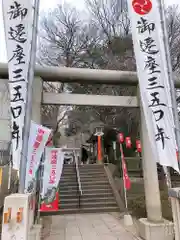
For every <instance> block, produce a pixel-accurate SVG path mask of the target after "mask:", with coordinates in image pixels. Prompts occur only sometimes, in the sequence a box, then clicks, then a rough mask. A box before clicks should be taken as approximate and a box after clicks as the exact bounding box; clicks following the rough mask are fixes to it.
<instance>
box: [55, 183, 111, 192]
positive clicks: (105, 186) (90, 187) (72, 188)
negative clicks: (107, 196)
mask: <svg viewBox="0 0 180 240" xmlns="http://www.w3.org/2000/svg"><path fill="white" fill-rule="evenodd" d="M81 188H82V191H84V190H99V189H104V190H109V189H111V187H110V185H109V184H100V185H98V184H92V185H81ZM77 189H78V187H77V185H74V186H70V185H69V186H65V187H64V186H60V187H59V191H60V192H62V191H77Z"/></svg>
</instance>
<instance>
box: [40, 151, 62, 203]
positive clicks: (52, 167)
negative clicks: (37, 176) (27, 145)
mask: <svg viewBox="0 0 180 240" xmlns="http://www.w3.org/2000/svg"><path fill="white" fill-rule="evenodd" d="M63 164H64V152H63V151H62V149H60V148H46V149H45V162H44V176H43V189H42V196H41V197H42V201H43V202H45V203H46V204H49V203H51V202H53V200H54V198H55V196H56V191H57V187H58V184H59V181H60V178H61V174H62V169H63Z"/></svg>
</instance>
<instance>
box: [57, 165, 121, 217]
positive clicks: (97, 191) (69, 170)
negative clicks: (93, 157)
mask: <svg viewBox="0 0 180 240" xmlns="http://www.w3.org/2000/svg"><path fill="white" fill-rule="evenodd" d="M79 171H80V179H81V184H82V196H81V198H80V206H79V195H78V188H77V187H78V185H77V179H76V172H75V167H74V165H64V168H63V174H62V177H61V181H60V194H59V196H60V197H59V198H60V199H59V214H71V213H93V212H117V211H120V209H119V208H118V206H117V203H116V201H115V198H114V195H113V192H112V189H111V186H110V184H109V180H108V178H107V175H106V173H105V170H104V165H100V164H89V165H80V166H79Z"/></svg>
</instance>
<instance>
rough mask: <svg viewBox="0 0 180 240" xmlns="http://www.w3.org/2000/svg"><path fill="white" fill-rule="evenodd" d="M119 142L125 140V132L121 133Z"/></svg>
mask: <svg viewBox="0 0 180 240" xmlns="http://www.w3.org/2000/svg"><path fill="white" fill-rule="evenodd" d="M119 142H120V143H123V142H124V135H123V133H119Z"/></svg>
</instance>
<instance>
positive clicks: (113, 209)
mask: <svg viewBox="0 0 180 240" xmlns="http://www.w3.org/2000/svg"><path fill="white" fill-rule="evenodd" d="M119 211H120V210H119V208H118V207H117V206H116V207H101V208H96V207H94V208H80V209H79V208H70V209H60V210H59V211H51V212H50V211H48V212H41V216H51V215H64V214H76V213H77V214H78V213H106V212H119Z"/></svg>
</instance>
